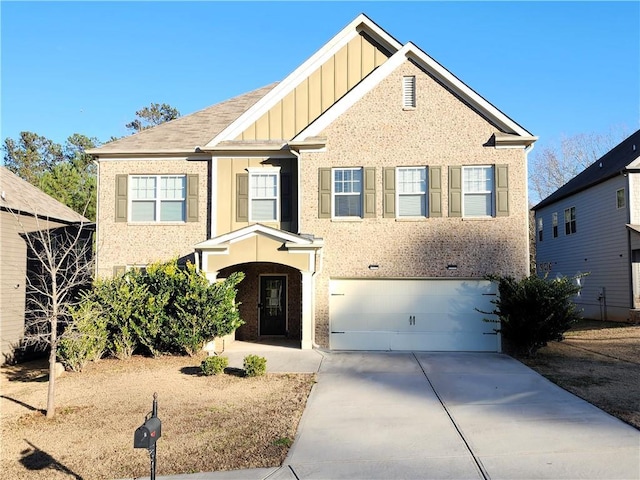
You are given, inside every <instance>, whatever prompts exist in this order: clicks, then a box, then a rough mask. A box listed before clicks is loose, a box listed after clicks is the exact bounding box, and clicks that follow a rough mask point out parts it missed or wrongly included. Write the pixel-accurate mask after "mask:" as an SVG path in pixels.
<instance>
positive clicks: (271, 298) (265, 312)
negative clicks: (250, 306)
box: [258, 275, 287, 335]
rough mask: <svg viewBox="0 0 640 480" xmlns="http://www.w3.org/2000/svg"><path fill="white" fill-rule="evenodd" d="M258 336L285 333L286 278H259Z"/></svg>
mask: <svg viewBox="0 0 640 480" xmlns="http://www.w3.org/2000/svg"><path fill="white" fill-rule="evenodd" d="M258 307H259V310H260V335H285V334H286V333H287V277H285V276H284V275H263V276H261V277H260V303H259V304H258Z"/></svg>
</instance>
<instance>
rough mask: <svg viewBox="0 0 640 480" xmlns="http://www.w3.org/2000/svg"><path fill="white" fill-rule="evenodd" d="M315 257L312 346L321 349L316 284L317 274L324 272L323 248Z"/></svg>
mask: <svg viewBox="0 0 640 480" xmlns="http://www.w3.org/2000/svg"><path fill="white" fill-rule="evenodd" d="M315 257H316V261H315V264H316V268H315V271H314V272H313V273H312V274H311V282H312V283H313V293H314V295H312V296H311V311H312V312H313V318H312V319H311V326H312V329H311V347H313V348H314V349H319V348H320V345H318V344H317V343H316V296H315V291H316V288H315V285H316V275H318V274H319V273H322V265H323V262H322V248H321V249H319V250H316V253H315Z"/></svg>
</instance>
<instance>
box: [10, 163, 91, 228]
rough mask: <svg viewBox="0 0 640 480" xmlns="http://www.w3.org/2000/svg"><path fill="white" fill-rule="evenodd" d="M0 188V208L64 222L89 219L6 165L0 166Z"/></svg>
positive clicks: (87, 220) (86, 220)
mask: <svg viewBox="0 0 640 480" xmlns="http://www.w3.org/2000/svg"><path fill="white" fill-rule="evenodd" d="M0 190H1V192H2V194H1V195H0V209H1V210H7V211H8V210H12V211H14V212H16V213H18V212H19V213H26V214H30V215H34V216H35V215H37V216H39V217H46V218H49V219H51V220H59V221H61V222H64V223H78V222H83V223H87V222H89V219H87V218H85V217H83V216H82V215H80V214H79V213H77V212H76V211H74V210H72V209H71V208H69V207H67V206H66V205H64V204H62V203H60V202H59V201H58V200H56V199H55V198H53V197H51V196H49V195H47V194H46V193H44V192H43V191H42V190H40V189H38V188H36V187H34V186H33V185H31V184H30V183H29V182H27V181H25V180H23V179H22V178H20V177H18V176H17V175H16V174H15V173H13V172H11V171H10V170H9V169H8V168H7V167H0Z"/></svg>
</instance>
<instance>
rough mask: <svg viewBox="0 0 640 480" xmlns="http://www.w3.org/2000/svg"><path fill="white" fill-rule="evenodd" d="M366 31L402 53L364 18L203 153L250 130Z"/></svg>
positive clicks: (304, 64) (265, 97)
mask: <svg viewBox="0 0 640 480" xmlns="http://www.w3.org/2000/svg"><path fill="white" fill-rule="evenodd" d="M363 30H364V31H366V32H367V33H368V34H369V35H371V36H372V37H374V39H376V40H378V41H379V42H380V43H382V44H384V45H385V46H390V47H391V48H395V49H396V50H397V49H400V47H401V46H402V45H401V44H400V43H398V41H397V40H395V39H394V38H393V37H392V36H391V35H389V34H388V33H387V32H385V31H384V30H382V29H381V28H380V27H378V26H377V25H376V24H375V23H373V22H372V21H371V20H370V19H369V18H368V17H367V16H366V15H363V14H360V15H358V17H356V19H355V20H353V21H352V22H351V23H350V24H349V25H347V26H346V27H345V28H343V29H342V30H341V31H340V32H339V33H338V34H337V35H336V36H334V37H333V38H332V39H331V40H329V42H327V43H326V44H325V45H324V46H323V47H322V48H321V49H320V50H318V51H317V52H316V53H315V54H313V55H312V56H311V57H310V58H309V59H308V60H306V61H305V62H304V63H303V64H302V65H300V66H299V67H298V68H297V69H295V70H294V71H293V72H292V73H290V74H289V75H288V76H287V77H286V78H285V79H284V80H283V81H281V82H280V83H279V84H278V85H277V86H276V87H274V88H273V89H272V90H271V91H269V92H268V93H267V94H266V95H265V96H264V97H262V98H261V99H260V100H258V101H257V102H256V104H255V105H253V106H252V107H251V108H250V109H249V110H247V111H246V112H244V113H243V114H242V115H240V117H238V118H237V119H236V120H235V121H234V122H233V123H231V124H230V125H229V126H228V127H226V128H225V129H224V130H222V131H221V132H220V133H219V134H218V135H216V136H215V137H214V138H213V139H212V140H211V141H209V143H207V144H206V145H205V146H204V147H202V148H203V149H205V150H206V149H211V148H213V147H215V145H216V144H218V143H219V142H222V141H225V140H233V139H235V138H236V137H237V136H238V135H240V134H241V133H242V132H243V131H244V130H246V129H247V128H248V127H249V126H250V125H251V124H252V123H254V122H255V121H256V120H258V119H259V118H260V117H261V116H262V115H263V114H264V113H266V112H267V111H268V110H269V109H271V108H272V107H273V106H274V105H275V104H276V103H277V102H279V101H280V100H281V99H283V98H284V97H285V96H286V95H287V94H288V93H289V92H290V91H291V90H292V89H294V88H295V87H297V86H298V85H299V84H300V82H301V81H302V80H304V79H305V78H306V77H308V76H309V75H310V74H311V73H313V72H314V71H315V70H316V69H318V68H319V67H320V66H321V65H322V64H324V63H325V62H326V61H327V60H328V59H329V58H330V57H331V56H333V55H334V54H335V53H336V52H337V51H338V50H340V49H341V48H342V47H343V46H344V45H346V44H347V43H349V41H351V40H352V39H353V38H355V37H356V36H357V35H359V34H360V32H361V31H363Z"/></svg>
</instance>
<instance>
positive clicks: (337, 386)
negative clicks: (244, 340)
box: [163, 349, 640, 480]
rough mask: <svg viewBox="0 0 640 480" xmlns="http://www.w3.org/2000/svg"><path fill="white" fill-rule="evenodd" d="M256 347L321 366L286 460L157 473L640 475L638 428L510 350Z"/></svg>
mask: <svg viewBox="0 0 640 480" xmlns="http://www.w3.org/2000/svg"><path fill="white" fill-rule="evenodd" d="M232 353H233V352H231V351H230V352H228V353H227V354H226V355H229V357H230V358H231V355H232ZM256 353H259V354H260V355H262V356H265V357H267V358H268V365H270V363H269V362H271V358H273V359H274V365H275V362H276V361H278V362H281V364H282V365H283V366H284V367H286V366H289V367H291V366H292V365H295V364H296V362H298V361H299V362H300V364H301V365H302V364H304V365H305V368H310V369H313V368H314V367H313V365H316V368H319V374H318V383H317V384H316V385H315V386H314V388H313V390H312V392H311V395H310V397H309V400H308V402H307V407H306V409H305V412H304V414H303V416H302V419H301V421H300V425H299V427H298V432H297V435H296V439H295V442H294V444H293V446H292V448H291V450H290V451H289V454H288V456H287V458H286V460H285V462H284V464H283V466H282V467H277V468H270V469H256V470H241V471H235V472H213V473H200V474H191V475H176V476H171V477H163V478H165V479H171V480H223V479H229V480H236V479H247V480H262V479H269V480H284V479H291V480H299V479H346V478H349V479H392V478H405V479H489V478H491V479H499V478H504V479H534V478H535V479H578V478H580V479H594V480H595V479H598V480H606V479H611V480H614V479H616V480H619V479H629V480H634V479H635V480H637V479H640V432H639V431H638V430H636V429H635V428H633V427H630V426H629V425H626V424H625V423H623V422H621V421H619V420H618V419H616V418H614V417H612V416H610V415H608V414H606V413H604V412H602V411H601V410H599V409H598V408H596V407H594V406H593V405H591V404H589V403H587V402H585V401H583V400H581V399H579V398H577V397H575V396H573V395H571V394H570V393H568V392H566V391H565V390H563V389H561V388H559V387H557V386H556V385H554V384H553V383H551V382H549V381H548V380H546V379H545V378H543V377H541V376H540V375H538V374H537V373H535V372H534V371H532V370H531V369H529V368H527V367H526V366H524V365H522V364H521V363H519V362H517V361H516V360H514V359H512V358H510V357H508V356H506V355H500V354H477V353H415V354H413V353H390V352H332V353H326V352H320V351H307V352H304V351H301V350H290V351H289V352H288V360H287V361H284V360H283V358H284V357H286V356H287V353H286V352H285V353H283V352H282V350H278V349H275V350H271V351H260V352H256ZM270 356H271V358H269V357H270ZM234 361H235V360H234ZM240 362H241V360H240ZM274 365H271V367H272V368H273V367H274ZM240 366H241V365H240ZM272 368H270V370H271V371H275V370H273V369H272ZM297 371H307V370H297ZM310 371H313V370H310Z"/></svg>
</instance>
